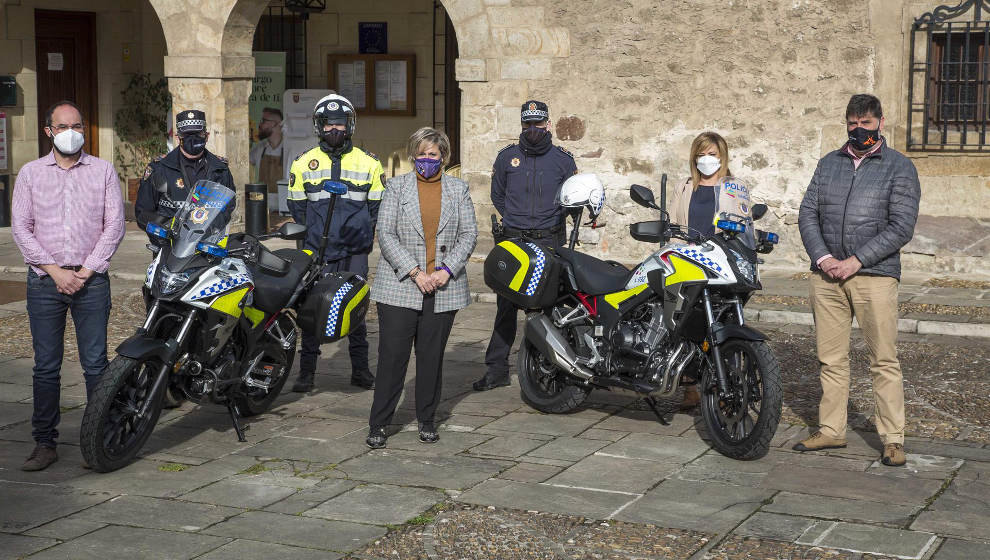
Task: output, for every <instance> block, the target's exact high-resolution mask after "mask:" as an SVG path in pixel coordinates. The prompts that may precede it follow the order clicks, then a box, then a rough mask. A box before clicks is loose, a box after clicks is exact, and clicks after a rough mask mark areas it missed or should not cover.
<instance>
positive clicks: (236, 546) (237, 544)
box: [197, 539, 343, 560]
mask: <svg viewBox="0 0 990 560" xmlns="http://www.w3.org/2000/svg"><path fill="white" fill-rule="evenodd" d="M341 556H343V555H342V554H339V553H336V552H330V551H327V550H316V549H312V548H301V547H298V546H286V545H284V544H274V543H267V542H261V541H250V540H247V539H237V540H235V541H232V542H230V543H228V544H225V545H223V546H221V547H220V548H218V549H216V550H213V551H211V552H210V553H208V554H204V555H203V556H200V557H199V558H197V560H230V559H231V558H236V559H237V560H272V559H273V558H290V559H292V560H337V559H338V558H340V557H341Z"/></svg>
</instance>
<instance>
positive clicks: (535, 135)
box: [519, 126, 553, 155]
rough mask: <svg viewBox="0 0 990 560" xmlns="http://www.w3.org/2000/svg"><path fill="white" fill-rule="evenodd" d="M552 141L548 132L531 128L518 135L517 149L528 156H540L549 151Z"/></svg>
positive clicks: (535, 127) (538, 128) (534, 127)
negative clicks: (519, 148) (520, 149)
mask: <svg viewBox="0 0 990 560" xmlns="http://www.w3.org/2000/svg"><path fill="white" fill-rule="evenodd" d="M552 139H553V135H552V134H550V131H549V130H547V129H545V128H540V127H537V126H531V127H529V128H527V129H526V130H523V131H522V133H521V134H520V135H519V147H521V148H522V149H523V151H524V152H526V154H528V155H542V154H545V153H547V152H548V151H550V146H551V145H552V144H551V143H550V142H551V140H552Z"/></svg>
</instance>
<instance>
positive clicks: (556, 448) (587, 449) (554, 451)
mask: <svg viewBox="0 0 990 560" xmlns="http://www.w3.org/2000/svg"><path fill="white" fill-rule="evenodd" d="M606 445H608V441H600V440H593V439H586V438H580V437H560V438H557V439H555V440H553V441H551V442H550V443H547V444H546V445H543V446H541V447H538V448H536V449H534V450H532V451H530V452H529V453H527V454H526V455H527V456H528V457H541V458H544V459H559V460H561V461H579V460H581V459H583V458H584V457H587V456H588V455H591V454H592V453H594V452H595V451H598V450H599V449H601V448H603V447H605V446H606Z"/></svg>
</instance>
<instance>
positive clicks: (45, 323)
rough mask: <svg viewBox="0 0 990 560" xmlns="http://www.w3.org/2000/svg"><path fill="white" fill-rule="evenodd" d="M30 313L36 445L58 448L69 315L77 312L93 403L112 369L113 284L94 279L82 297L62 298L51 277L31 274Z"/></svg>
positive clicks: (78, 339)
mask: <svg viewBox="0 0 990 560" xmlns="http://www.w3.org/2000/svg"><path fill="white" fill-rule="evenodd" d="M27 284H28V287H27V312H28V319H29V320H30V322H31V340H32V344H33V346H34V414H33V415H32V416H31V427H32V431H31V435H32V436H33V437H34V440H35V441H36V442H37V443H39V444H41V445H46V446H49V447H54V446H55V443H56V440H57V439H58V430H57V429H56V427H57V426H58V422H59V420H60V418H61V415H60V414H59V396H60V395H59V394H60V390H61V375H60V374H61V370H62V351H63V345H62V341H63V338H64V336H65V312H66V310H68V311H71V312H72V323H73V324H74V325H75V327H76V343H77V344H78V346H79V362H80V364H81V365H82V368H83V375H84V376H85V378H86V396H87V399H88V397H89V396H91V395H92V393H93V390H94V389H96V385H97V383H99V381H100V375H102V374H103V370H105V369H106V367H107V322H108V320H109V319H110V279H109V278H107V275H106V274H94V275H93V276H91V277H90V278H89V280H87V281H86V284H85V285H84V286H83V287H82V289H81V290H79V291H78V292H76V293H74V294H72V295H71V296H70V295H65V294H60V293H59V292H58V290H57V289H56V287H55V281H54V280H53V279H52V277H51V276H47V275H46V276H41V277H39V276H38V275H37V274H35V273H34V271H33V270H31V271H28V279H27Z"/></svg>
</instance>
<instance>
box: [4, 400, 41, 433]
mask: <svg viewBox="0 0 990 560" xmlns="http://www.w3.org/2000/svg"><path fill="white" fill-rule="evenodd" d="M32 411H34V405H32V404H27V403H11V402H8V403H4V405H3V406H2V407H0V427H6V426H10V425H11V424H18V423H20V422H25V421H28V420H30V419H31V413H32Z"/></svg>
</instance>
